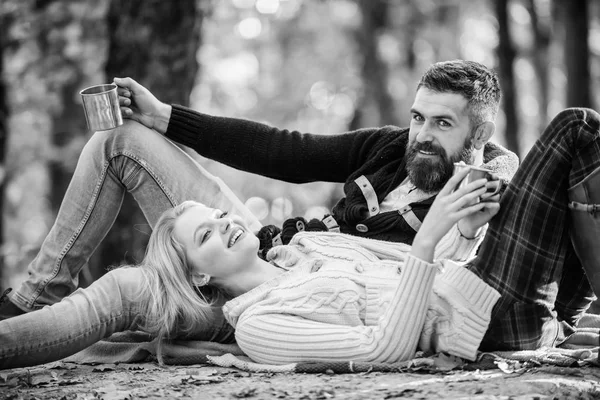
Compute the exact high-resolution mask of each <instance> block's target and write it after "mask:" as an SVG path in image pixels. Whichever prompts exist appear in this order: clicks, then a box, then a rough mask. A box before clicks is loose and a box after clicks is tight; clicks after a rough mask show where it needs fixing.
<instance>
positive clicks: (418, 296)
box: [0, 171, 499, 368]
mask: <svg viewBox="0 0 600 400" xmlns="http://www.w3.org/2000/svg"><path fill="white" fill-rule="evenodd" d="M466 172H467V171H462V172H461V173H459V174H457V175H456V176H455V177H453V178H452V179H451V180H450V181H449V182H448V184H447V185H446V186H445V188H444V189H443V190H442V192H441V193H440V195H438V199H437V200H436V201H435V203H434V205H433V206H432V209H431V211H430V215H431V217H427V218H426V219H425V222H424V224H423V226H422V228H421V230H420V231H419V234H418V235H417V238H416V239H415V242H414V244H413V246H412V247H409V246H406V245H398V244H391V243H387V242H379V241H374V240H368V239H361V238H356V237H350V236H346V235H342V234H331V233H325V234H313V235H309V234H305V235H300V236H299V237H298V238H297V239H296V240H294V244H291V245H289V246H280V247H276V248H274V249H272V250H271V251H270V252H269V254H268V260H263V259H261V258H260V257H259V256H258V250H259V240H258V238H257V237H256V236H254V235H253V234H252V233H251V231H250V230H249V229H248V227H247V226H246V224H245V223H244V222H243V220H242V219H241V218H239V217H236V216H231V217H230V216H228V215H227V214H226V213H223V212H222V211H219V210H216V209H212V208H209V207H206V206H204V205H202V204H199V203H195V202H186V203H183V204H181V205H180V206H177V207H175V208H174V209H172V210H169V211H167V212H166V213H165V214H164V215H163V217H162V218H161V219H160V220H159V222H158V223H157V225H156V227H155V230H154V231H153V233H152V236H151V238H150V242H149V245H148V249H147V254H146V257H145V259H144V261H143V262H142V263H141V264H140V266H139V268H119V269H116V270H113V271H111V272H109V273H108V274H107V275H106V276H104V277H102V278H101V279H100V280H98V281H97V282H95V283H93V284H92V285H91V286H90V287H89V288H87V289H80V290H78V291H76V292H75V293H73V294H72V295H71V296H69V297H67V298H65V299H64V300H63V301H61V302H59V303H57V304H54V305H52V306H47V307H45V308H43V309H41V310H38V311H35V312H32V313H28V314H25V315H21V316H18V317H15V318H11V319H8V320H5V321H2V322H0V367H2V368H15V367H22V366H28V365H35V364H40V363H45V362H49V361H53V360H57V359H61V358H64V357H66V356H68V355H70V354H74V353H75V352H77V351H79V350H81V349H83V348H85V347H87V346H89V345H91V344H93V343H94V342H96V341H98V340H100V339H102V338H104V337H107V336H109V335H111V334H112V333H114V332H118V331H124V330H127V329H142V330H145V331H147V332H150V333H152V334H154V335H156V336H157V337H158V338H160V339H161V340H162V339H165V338H168V339H170V338H201V339H203V340H215V341H222V342H227V341H231V340H232V339H233V337H232V334H231V332H232V330H231V328H230V327H229V326H227V325H226V324H225V320H224V318H223V315H222V314H220V313H218V312H215V311H216V310H217V309H218V307H219V306H221V305H222V304H223V301H224V300H225V299H232V300H230V301H228V302H227V303H225V306H224V307H223V310H224V316H225V318H226V319H227V321H228V322H229V323H230V324H231V327H234V328H236V329H237V332H236V339H237V341H238V344H239V345H240V347H241V348H242V349H243V350H244V351H245V352H247V354H248V355H249V356H250V357H252V358H253V359H254V360H256V361H260V362H270V363H288V362H293V361H297V360H371V361H382V362H394V361H399V360H405V359H408V358H411V357H413V356H414V353H415V351H416V348H417V344H419V343H420V345H421V348H423V349H426V350H434V351H441V350H444V351H449V352H452V353H454V354H457V355H460V356H462V357H465V358H469V359H473V358H474V356H475V353H476V351H477V347H478V345H479V342H480V341H481V339H482V337H483V334H484V333H485V328H486V326H487V322H488V321H489V314H490V311H491V307H492V306H493V303H494V302H495V300H496V299H497V298H498V296H499V295H498V293H497V292H496V291H494V290H493V289H491V288H490V287H488V286H487V285H485V283H483V282H482V281H481V280H480V279H478V278H477V277H476V276H475V275H474V274H473V273H471V272H469V271H468V270H466V269H464V268H462V267H460V266H458V265H457V264H447V265H446V266H445V268H446V272H444V273H442V274H440V275H439V277H440V278H439V279H438V280H440V282H442V286H439V285H437V286H439V287H438V289H435V290H434V292H432V288H434V287H435V285H434V279H435V277H436V275H438V272H439V270H440V267H441V265H442V264H441V263H438V262H436V263H434V260H433V254H434V250H435V245H436V244H437V242H438V241H439V240H440V239H441V237H442V236H444V235H445V233H446V232H447V231H448V230H449V229H450V227H451V226H453V225H454V224H455V223H456V222H457V221H458V220H459V219H461V218H463V217H465V216H467V215H470V214H472V213H475V212H479V211H480V210H482V209H488V210H491V211H492V212H491V213H490V214H495V213H496V212H497V210H498V208H499V206H498V203H497V202H494V201H490V202H478V203H475V204H473V203H474V200H475V199H477V198H479V197H480V196H482V195H483V194H484V193H485V191H486V183H487V181H486V180H485V179H482V180H478V181H475V182H472V183H470V184H469V185H467V186H465V187H463V188H461V189H458V190H456V191H454V188H455V187H456V186H457V184H458V183H459V182H460V181H461V179H462V178H464V176H465V175H466ZM469 204H471V205H469ZM385 259H389V260H390V261H381V260H385ZM207 285H210V286H211V287H213V288H215V289H213V290H212V291H210V290H208V291H204V292H203V291H201V290H199V288H203V287H205V286H207ZM444 285H446V286H448V285H449V286H448V287H444ZM453 286H456V288H453ZM464 288H469V290H471V292H472V293H471V295H470V296H468V297H465V296H462V298H461V299H459V300H455V299H454V298H453V293H455V294H456V293H458V292H457V290H463V289H464ZM388 298H389V299H388ZM430 298H431V301H430ZM388 300H389V301H388ZM465 305H466V306H468V308H469V310H468V311H467V312H466V313H465V311H464V307H465ZM445 310H450V311H452V313H451V314H448V313H447V312H446V311H445ZM453 310H456V311H457V312H458V313H459V314H461V315H460V321H459V320H457V319H456V315H454V314H456V313H454V311H453ZM440 318H441V319H444V321H445V322H444V327H445V331H446V333H444V332H442V331H439V332H438V329H437V327H436V324H437V322H436V321H440ZM465 320H470V321H473V323H471V324H468V328H465V326H466V325H465V324H464V321H465ZM448 323H449V324H450V326H451V329H456V332H457V333H459V334H460V335H463V336H464V338H461V339H459V340H457V341H452V338H451V337H450V336H448V334H447V333H448ZM274 324H277V328H276V329H274V328H273V327H274ZM424 324H425V327H424V328H423V326H424ZM461 325H462V326H461ZM473 327H475V328H473ZM264 335H266V336H264ZM309 339H310V340H309Z"/></svg>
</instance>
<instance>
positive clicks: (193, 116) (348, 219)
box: [165, 105, 519, 244]
mask: <svg viewBox="0 0 600 400" xmlns="http://www.w3.org/2000/svg"><path fill="white" fill-rule="evenodd" d="M165 135H166V136H167V137H168V138H170V139H172V140H175V141H176V142H179V143H181V144H183V145H186V146H189V147H191V148H192V149H194V150H195V151H197V152H198V153H199V154H201V155H203V156H205V157H208V158H210V159H212V160H215V161H219V162H221V163H224V164H226V165H229V166H230V167H233V168H237V169H240V170H243V171H247V172H251V173H255V174H260V175H263V176H267V177H270V178H274V179H279V180H283V181H287V182H292V183H306V182H314V181H327V182H339V183H344V193H345V197H344V198H342V199H341V200H340V201H339V202H338V203H337V204H336V205H335V207H334V208H333V209H332V214H333V216H334V217H335V219H336V221H337V223H338V224H339V226H340V229H341V231H342V232H344V233H350V234H353V235H356V236H362V237H369V238H374V239H380V240H387V241H392V242H401V243H407V244H410V243H412V241H413V239H414V235H415V233H416V232H415V231H414V230H413V229H412V228H411V227H410V225H409V224H408V223H406V221H405V220H404V218H403V217H402V216H401V215H400V214H399V213H398V212H395V211H388V212H381V213H378V214H377V215H374V216H369V212H368V207H367V202H366V200H365V198H364V196H363V193H362V192H361V190H360V188H359V187H358V185H357V184H356V183H355V182H354V180H355V179H356V178H358V177H360V176H365V177H366V178H367V179H368V181H369V182H370V183H371V185H372V187H373V189H374V191H375V193H376V195H377V199H378V202H379V203H380V204H381V202H382V201H383V199H384V198H385V197H386V196H387V195H388V194H389V193H390V192H391V191H392V190H394V189H395V188H397V187H398V186H399V185H400V183H401V182H402V181H403V180H404V179H405V178H406V176H407V172H406V168H405V160H404V154H405V151H406V145H407V143H408V129H407V128H399V127H396V126H385V127H382V128H369V129H361V130H357V131H354V132H346V133H342V134H334V135H314V134H310V133H300V132H297V131H288V130H280V129H277V128H274V127H271V126H268V125H265V124H261V123H257V122H253V121H247V120H243V119H236V118H225V117H216V116H212V115H207V114H202V113H199V112H196V111H194V110H191V109H189V108H185V107H182V106H178V105H173V108H172V113H171V118H170V120H169V126H168V129H167V131H166V133H165ZM484 163H485V164H484V165H485V166H486V167H487V168H489V169H490V170H492V171H493V172H494V173H496V174H497V175H498V176H499V177H500V179H502V180H503V181H504V182H508V181H510V180H511V179H512V176H513V175H514V173H515V172H516V170H517V167H518V164H519V160H518V157H517V156H516V155H515V154H514V153H512V152H510V151H508V150H506V149H504V148H503V147H501V146H499V145H496V144H493V143H487V144H486V146H485V149H484ZM432 201H433V199H429V200H424V201H421V202H417V203H413V204H411V207H412V211H413V212H414V213H415V214H416V216H417V217H418V218H420V219H421V220H422V219H423V218H424V216H425V215H426V214H427V212H428V211H429V207H430V206H431V203H432ZM358 224H361V225H363V226H366V227H367V228H368V230H367V231H364V230H357V229H356V227H357V225H358Z"/></svg>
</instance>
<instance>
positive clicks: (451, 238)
mask: <svg viewBox="0 0 600 400" xmlns="http://www.w3.org/2000/svg"><path fill="white" fill-rule="evenodd" d="M487 227H488V225H487V224H485V225H484V226H483V227H482V228H481V231H480V232H479V234H478V235H477V236H476V237H474V238H473V239H467V238H466V237H464V236H463V235H461V234H460V231H459V230H458V225H457V224H454V226H453V227H452V228H450V230H449V231H448V233H446V235H444V237H443V238H442V239H441V240H440V241H439V243H438V244H437V246H436V247H435V256H434V258H435V259H436V260H452V261H457V262H464V261H468V260H470V259H471V258H473V257H475V255H476V254H477V249H479V245H480V244H481V242H483V238H484V237H485V233H486V232H487Z"/></svg>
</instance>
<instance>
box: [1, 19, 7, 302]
mask: <svg viewBox="0 0 600 400" xmlns="http://www.w3.org/2000/svg"><path fill="white" fill-rule="evenodd" d="M8 26H9V16H8V14H6V13H5V12H4V10H2V9H0V249H3V248H4V218H2V217H1V216H2V215H3V211H4V188H5V186H4V183H5V182H4V178H5V173H4V171H6V166H5V162H6V160H5V154H6V139H7V137H8V131H7V129H8V123H7V119H8V99H7V94H6V85H5V82H4V63H3V62H2V60H3V59H4V49H5V48H6V47H7V46H8V35H7V33H8V32H7V28H8ZM3 276H4V252H3V251H0V290H2V291H4V288H3V284H2V282H3V280H2V278H3Z"/></svg>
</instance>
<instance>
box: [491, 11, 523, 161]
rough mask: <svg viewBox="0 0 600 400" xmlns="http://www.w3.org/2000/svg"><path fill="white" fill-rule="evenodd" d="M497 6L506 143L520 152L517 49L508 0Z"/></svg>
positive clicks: (498, 50)
mask: <svg viewBox="0 0 600 400" xmlns="http://www.w3.org/2000/svg"><path fill="white" fill-rule="evenodd" d="M495 6H496V17H497V18H498V35H499V42H498V48H497V53H498V64H499V78H500V85H501V87H502V94H503V105H504V114H505V116H506V132H505V137H506V145H507V147H508V148H509V149H510V150H512V151H514V152H515V153H517V154H519V120H518V116H517V96H516V90H515V77H514V73H513V63H514V59H515V49H514V47H513V43H512V39H511V35H510V29H509V26H508V24H509V21H508V0H496V1H495Z"/></svg>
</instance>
